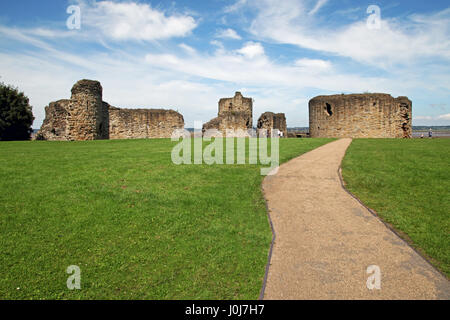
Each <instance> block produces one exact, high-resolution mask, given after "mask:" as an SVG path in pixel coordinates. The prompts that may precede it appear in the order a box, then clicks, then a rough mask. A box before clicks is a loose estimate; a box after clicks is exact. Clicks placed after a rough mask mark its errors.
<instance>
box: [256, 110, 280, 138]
mask: <svg viewBox="0 0 450 320" xmlns="http://www.w3.org/2000/svg"><path fill="white" fill-rule="evenodd" d="M257 128H258V136H260V133H259V132H260V131H261V130H266V133H267V136H269V137H274V136H275V137H276V134H275V132H274V130H275V129H278V131H280V132H282V133H283V137H287V126H286V116H285V115H284V113H273V112H264V113H263V114H262V115H261V117H259V119H258V125H257Z"/></svg>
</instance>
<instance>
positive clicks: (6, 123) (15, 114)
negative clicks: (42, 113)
mask: <svg viewBox="0 0 450 320" xmlns="http://www.w3.org/2000/svg"><path fill="white" fill-rule="evenodd" d="M31 110H32V107H31V106H30V105H29V99H28V98H27V97H26V96H25V95H24V93H23V92H19V90H18V89H17V88H14V87H12V86H10V85H5V84H4V83H2V82H0V140H29V139H30V137H31V132H32V130H33V129H32V128H31V125H32V124H33V120H34V117H33V112H32V111H31Z"/></svg>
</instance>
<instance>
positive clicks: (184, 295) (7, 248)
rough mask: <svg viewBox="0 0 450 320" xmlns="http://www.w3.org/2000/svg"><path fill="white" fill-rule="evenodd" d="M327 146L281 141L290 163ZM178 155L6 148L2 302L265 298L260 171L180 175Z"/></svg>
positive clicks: (151, 150) (193, 170) (82, 145)
mask: <svg viewBox="0 0 450 320" xmlns="http://www.w3.org/2000/svg"><path fill="white" fill-rule="evenodd" d="M329 141H331V139H306V140H302V139H282V140H281V141H280V160H281V162H285V161H287V160H290V159H292V158H294V157H296V156H298V155H300V154H302V153H304V152H307V151H310V150H312V149H314V148H316V147H318V146H320V145H323V144H325V143H327V142H329ZM175 144H176V143H175V142H171V141H170V140H167V139H162V140H126V141H125V140H124V141H117V140H116V141H113V140H111V141H89V142H41V141H33V142H1V143H0V247H1V255H0V270H1V278H0V299H256V298H257V297H258V294H259V290H260V288H261V285H262V279H263V276H264V270H265V264H266V262H267V254H268V250H269V246H270V242H271V237H272V235H271V231H270V226H269V224H268V221H267V213H266V209H265V202H264V199H263V195H262V192H261V187H260V186H261V182H262V179H263V177H262V176H261V175H260V168H261V166H259V165H211V166H210V165H178V166H177V165H174V164H173V163H172V161H171V150H172V148H173V147H174V146H175ZM70 265H77V266H79V267H80V269H81V290H68V289H67V286H66V280H67V278H68V277H69V274H67V273H66V269H67V267H68V266H70Z"/></svg>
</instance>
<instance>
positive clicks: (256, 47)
mask: <svg viewBox="0 0 450 320" xmlns="http://www.w3.org/2000/svg"><path fill="white" fill-rule="evenodd" d="M236 52H238V53H240V54H242V55H243V56H245V57H246V58H249V59H253V58H256V57H261V56H264V48H263V46H262V45H261V43H257V42H256V43H255V42H247V43H246V44H245V46H243V47H242V48H241V49H239V50H237V51H236Z"/></svg>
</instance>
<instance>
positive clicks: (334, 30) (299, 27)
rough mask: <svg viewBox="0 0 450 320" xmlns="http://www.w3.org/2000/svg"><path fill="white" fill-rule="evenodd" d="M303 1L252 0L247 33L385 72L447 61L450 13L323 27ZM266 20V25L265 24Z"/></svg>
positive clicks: (448, 54) (449, 42)
mask: <svg viewBox="0 0 450 320" xmlns="http://www.w3.org/2000/svg"><path fill="white" fill-rule="evenodd" d="M319 4H322V5H323V3H320V2H317V3H316V6H315V7H313V9H312V10H308V2H307V1H296V0H285V1H282V2H280V1H275V0H258V1H252V2H249V3H248V5H249V6H252V8H253V9H254V10H256V17H255V18H254V19H253V21H252V24H251V26H250V30H251V32H252V33H253V34H254V35H255V36H258V37H260V38H261V39H267V40H270V41H276V42H278V43H284V44H293V45H297V46H299V47H302V48H307V49H312V50H315V51H320V52H325V53H331V54H336V55H339V56H343V57H348V58H351V59H353V60H355V61H358V62H362V63H367V64H371V65H374V66H378V67H383V68H389V67H391V66H392V65H395V64H409V63H414V62H416V61H417V60H418V59H423V58H441V59H446V60H449V59H450V41H449V40H448V39H450V8H449V9H446V10H443V11H441V12H437V13H434V14H420V15H418V14H416V15H410V16H409V17H407V18H406V19H402V20H397V19H395V18H390V19H384V20H382V21H381V29H379V30H377V29H369V28H368V27H367V24H366V21H365V20H362V21H357V22H354V23H351V24H348V25H343V26H339V27H328V26H326V25H324V24H323V21H322V20H318V19H315V18H314V16H313V15H310V14H308V13H310V12H314V11H315V9H316V8H320V6H319ZM267 21H271V23H267Z"/></svg>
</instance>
